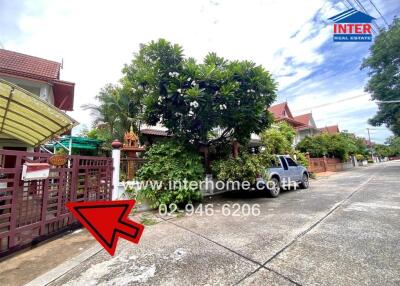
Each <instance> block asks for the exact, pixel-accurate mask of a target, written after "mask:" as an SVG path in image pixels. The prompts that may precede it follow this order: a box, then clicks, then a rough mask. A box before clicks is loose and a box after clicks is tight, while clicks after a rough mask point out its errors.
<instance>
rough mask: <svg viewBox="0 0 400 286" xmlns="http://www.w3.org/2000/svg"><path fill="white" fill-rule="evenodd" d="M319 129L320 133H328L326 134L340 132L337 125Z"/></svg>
mask: <svg viewBox="0 0 400 286" xmlns="http://www.w3.org/2000/svg"><path fill="white" fill-rule="evenodd" d="M319 130H320V131H321V132H322V133H328V134H335V133H339V132H340V131H339V126H338V125H332V126H325V127H323V128H319Z"/></svg>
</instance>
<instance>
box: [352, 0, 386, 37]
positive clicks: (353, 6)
mask: <svg viewBox="0 0 400 286" xmlns="http://www.w3.org/2000/svg"><path fill="white" fill-rule="evenodd" d="M346 2H347V3H348V4H349V5H350V7H351V8H353V9H356V6H355V5H354V4H353V3H352V2H350V0H346ZM358 7H360V8H361V6H360V5H358ZM361 9H362V8H361ZM371 29H372V32H373V33H374V34H375V35H377V34H378V33H377V32H376V31H375V29H374V27H372V26H371ZM378 30H379V29H378Z"/></svg>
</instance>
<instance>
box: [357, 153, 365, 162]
mask: <svg viewBox="0 0 400 286" xmlns="http://www.w3.org/2000/svg"><path fill="white" fill-rule="evenodd" d="M356 160H357V161H358V162H362V161H364V160H365V156H364V155H361V154H357V155H356Z"/></svg>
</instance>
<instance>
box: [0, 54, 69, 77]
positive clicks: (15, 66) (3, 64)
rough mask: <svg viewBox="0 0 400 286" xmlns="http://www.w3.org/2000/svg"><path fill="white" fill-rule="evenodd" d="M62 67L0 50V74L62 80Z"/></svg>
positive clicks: (47, 61)
mask: <svg viewBox="0 0 400 286" xmlns="http://www.w3.org/2000/svg"><path fill="white" fill-rule="evenodd" d="M60 67H61V64H60V63H57V62H53V61H49V60H45V59H41V58H37V57H33V56H28V55H25V54H21V53H17V52H13V51H8V50H4V49H0V73H5V74H11V75H16V76H22V77H28V78H32V79H37V80H45V81H48V80H56V79H59V78H60Z"/></svg>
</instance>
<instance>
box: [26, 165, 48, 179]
mask: <svg viewBox="0 0 400 286" xmlns="http://www.w3.org/2000/svg"><path fill="white" fill-rule="evenodd" d="M49 173H50V165H49V164H47V163H24V165H22V177H21V180H23V181H33V180H43V179H47V178H48V177H49Z"/></svg>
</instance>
